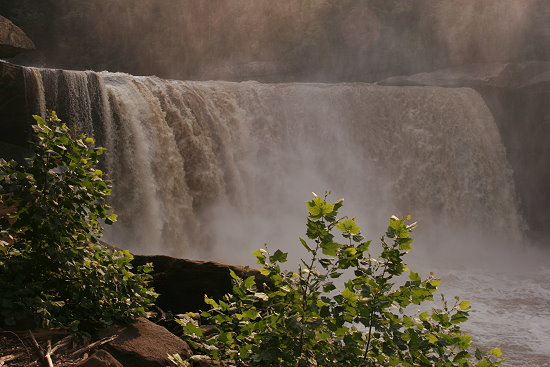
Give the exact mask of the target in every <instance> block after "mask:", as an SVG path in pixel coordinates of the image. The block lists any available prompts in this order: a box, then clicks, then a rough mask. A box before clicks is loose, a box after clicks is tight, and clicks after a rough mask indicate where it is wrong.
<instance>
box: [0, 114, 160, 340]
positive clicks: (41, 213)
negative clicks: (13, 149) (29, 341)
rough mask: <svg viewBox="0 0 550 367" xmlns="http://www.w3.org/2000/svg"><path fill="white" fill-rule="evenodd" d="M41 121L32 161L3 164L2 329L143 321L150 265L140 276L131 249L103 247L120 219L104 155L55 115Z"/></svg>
mask: <svg viewBox="0 0 550 367" xmlns="http://www.w3.org/2000/svg"><path fill="white" fill-rule="evenodd" d="M34 118H35V120H36V122H37V125H35V126H34V127H33V128H34V130H35V132H36V142H35V143H33V151H34V155H33V157H32V158H29V159H27V164H26V165H20V164H18V163H17V162H15V161H10V162H6V161H5V160H3V159H1V160H0V198H1V199H2V204H1V205H0V209H1V210H3V211H4V214H2V215H0V294H1V298H0V324H1V323H4V324H6V325H13V324H15V323H16V322H18V321H19V320H21V319H23V320H27V319H29V318H32V319H34V321H35V322H37V323H38V325H40V326H43V327H66V328H70V329H72V330H77V329H83V330H87V329H90V328H96V327H101V326H105V325H108V324H111V323H112V322H113V321H127V320H129V319H131V318H134V317H136V316H140V315H144V314H145V310H146V308H147V307H148V306H150V305H151V304H152V302H153V301H154V299H155V297H156V294H155V293H154V292H153V291H152V289H150V288H147V286H146V282H147V280H148V279H149V278H150V276H149V275H148V274H146V273H147V272H149V271H150V270H151V269H150V265H147V266H145V267H142V268H140V269H138V271H137V272H133V271H132V265H131V264H130V261H131V260H132V255H131V254H130V253H129V252H128V251H118V250H113V249H109V248H106V247H104V246H102V245H100V244H98V238H100V237H101V233H102V223H106V224H112V223H113V222H114V221H115V220H116V215H115V214H112V213H111V208H110V207H109V206H108V205H107V204H106V202H105V198H106V197H107V196H108V195H109V194H110V191H111V189H110V186H109V184H108V182H106V181H104V180H103V178H102V175H103V173H102V172H101V171H100V170H98V169H96V168H95V167H96V166H97V164H98V159H99V156H100V155H101V154H102V152H103V149H102V148H95V147H94V146H93V144H94V140H93V139H92V138H88V137H86V136H85V135H78V136H76V137H74V138H73V137H72V134H71V131H70V129H69V128H68V127H67V126H66V125H65V124H63V123H61V121H60V120H59V119H58V118H57V116H56V115H55V113H51V114H50V115H49V116H48V117H47V119H46V121H44V120H43V119H42V118H40V117H38V116H34Z"/></svg>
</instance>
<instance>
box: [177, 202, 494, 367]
mask: <svg viewBox="0 0 550 367" xmlns="http://www.w3.org/2000/svg"><path fill="white" fill-rule="evenodd" d="M327 195H328V194H327ZM342 205H343V201H342V200H340V201H337V202H335V203H329V202H328V201H327V198H326V196H325V198H324V199H323V198H321V197H319V196H315V197H314V198H313V199H312V200H311V201H309V202H307V209H308V214H309V215H308V218H307V232H306V234H307V239H303V238H300V244H301V245H302V246H303V247H304V248H305V249H306V251H307V253H308V254H309V258H308V259H307V260H301V263H300V265H299V266H298V269H297V270H295V271H288V270H285V269H283V267H282V266H281V264H283V263H284V262H286V261H287V254H286V253H284V252H282V251H280V250H276V251H275V252H274V253H270V252H269V251H267V249H262V250H258V251H255V252H254V255H255V256H256V259H257V262H258V264H260V265H261V266H262V268H261V269H260V272H261V274H262V275H263V276H265V277H266V279H267V281H265V282H264V283H263V284H261V285H260V287H259V286H258V285H259V284H258V280H257V279H255V277H253V276H251V277H248V278H246V279H241V278H239V277H238V276H237V275H236V274H235V273H231V276H232V277H233V292H232V293H231V294H227V295H225V297H224V298H223V299H222V300H217V301H216V300H213V299H211V298H209V297H206V298H205V300H206V303H207V304H208V305H209V309H208V310H207V311H205V312H202V314H201V316H202V318H203V319H204V320H205V321H206V322H207V323H209V324H211V325H213V326H214V327H215V330H216V331H215V332H214V333H209V334H205V333H203V330H202V328H201V327H200V325H199V323H198V322H197V320H196V319H194V318H192V317H188V318H187V319H184V320H182V321H180V323H181V324H182V325H183V328H184V332H185V334H186V335H187V339H188V341H189V343H191V345H192V346H193V347H194V348H196V349H197V350H198V351H201V352H202V353H203V354H206V355H208V356H210V357H211V358H213V359H214V360H221V361H225V363H226V364H229V365H233V366H296V367H300V366H350V367H351V366H353V367H357V366H369V367H374V366H406V367H412V366H449V367H450V366H460V367H465V366H479V367H487V366H497V365H499V364H500V363H502V361H501V360H499V357H500V355H501V353H500V350H499V349H493V350H492V351H490V352H489V353H482V352H481V351H479V350H476V351H475V352H472V350H471V338H470V336H468V335H466V334H464V333H463V332H462V331H461V329H460V326H459V325H460V324H461V323H462V322H464V321H466V320H467V319H468V311H469V309H470V303H469V302H468V301H460V300H459V299H458V298H457V299H456V300H455V302H454V303H453V304H452V305H450V304H449V303H448V302H447V301H446V300H445V298H444V297H442V303H441V306H440V307H437V308H436V307H433V308H432V309H431V311H424V312H420V310H418V308H419V307H417V306H419V305H421V304H423V303H424V302H426V301H432V300H433V298H434V293H435V292H436V290H437V287H438V286H439V284H440V281H439V280H438V279H436V278H434V277H433V276H432V275H430V276H428V277H427V278H422V277H421V276H420V275H419V274H418V273H415V272H413V271H411V270H409V269H408V268H407V267H406V265H405V263H404V262H403V256H404V255H405V254H407V252H408V251H409V250H410V249H411V244H412V242H413V239H412V238H411V237H410V236H411V233H412V231H413V229H414V227H415V223H412V224H407V223H406V221H405V220H402V219H399V218H397V217H391V218H390V219H389V224H388V228H387V231H386V233H385V236H383V237H382V238H381V240H380V244H379V245H378V246H374V245H373V246H371V245H372V243H371V241H368V240H365V238H364V237H363V235H362V234H361V229H360V227H359V226H358V225H357V224H356V221H355V219H354V218H348V217H341V218H339V217H338V211H339V209H340V208H341V207H342ZM335 233H336V234H335ZM371 247H372V248H374V247H376V249H377V252H379V255H378V256H373V254H372V253H371V251H372V250H371ZM411 308H416V309H417V311H415V312H411ZM179 365H185V364H183V363H179Z"/></svg>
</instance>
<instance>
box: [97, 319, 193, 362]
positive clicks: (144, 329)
mask: <svg viewBox="0 0 550 367" xmlns="http://www.w3.org/2000/svg"><path fill="white" fill-rule="evenodd" d="M118 334H119V336H118V337H117V338H116V339H115V340H113V341H112V342H110V343H108V344H107V345H106V347H105V349H107V351H108V352H109V353H110V354H112V355H113V357H115V358H116V359H117V360H118V361H120V362H121V363H122V364H123V365H124V366H125V367H165V366H168V365H169V364H170V361H169V360H168V355H169V354H176V353H178V354H180V355H181V356H182V357H183V358H188V357H189V356H191V350H190V349H189V346H188V345H187V343H185V342H184V341H183V340H181V339H180V338H178V337H177V336H175V335H174V334H172V333H170V332H169V331H168V330H166V329H165V328H163V327H162V326H159V325H157V324H155V323H153V322H151V321H149V320H147V319H145V318H140V319H138V320H137V321H135V322H134V323H132V324H130V325H129V326H126V327H124V328H123V329H122V330H119V331H118Z"/></svg>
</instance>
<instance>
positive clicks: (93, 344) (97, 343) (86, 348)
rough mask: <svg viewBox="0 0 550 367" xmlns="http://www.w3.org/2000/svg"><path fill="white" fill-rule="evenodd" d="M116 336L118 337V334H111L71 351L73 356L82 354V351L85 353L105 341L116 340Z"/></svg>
mask: <svg viewBox="0 0 550 367" xmlns="http://www.w3.org/2000/svg"><path fill="white" fill-rule="evenodd" d="M116 338H118V335H113V336H110V337H108V338H103V339H101V340H98V341H96V342H93V343H92V344H89V345H87V346H85V347H83V348H80V349H79V350H77V351H75V352H72V353H71V357H77V356H79V355H80V354H82V353H85V352H87V351H89V350H91V349H94V348H95V347H99V346H100V345H103V344H105V343H109V342H111V341H113V340H115V339H116Z"/></svg>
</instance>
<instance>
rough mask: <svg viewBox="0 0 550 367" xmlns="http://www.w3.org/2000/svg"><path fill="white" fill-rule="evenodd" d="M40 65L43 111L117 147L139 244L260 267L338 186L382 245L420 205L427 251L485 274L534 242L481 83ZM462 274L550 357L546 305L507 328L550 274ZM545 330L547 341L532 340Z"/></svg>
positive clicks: (129, 241) (143, 249)
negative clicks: (527, 238) (208, 76)
mask: <svg viewBox="0 0 550 367" xmlns="http://www.w3.org/2000/svg"><path fill="white" fill-rule="evenodd" d="M25 74H26V85H27V89H28V94H29V95H31V96H32V98H31V99H32V100H33V101H34V102H33V104H34V108H35V110H36V112H38V113H42V114H43V113H45V109H55V110H57V111H58V114H59V115H60V117H61V118H62V119H63V120H65V121H70V122H73V123H75V124H76V125H77V126H78V127H79V128H80V129H82V130H84V131H86V132H88V133H89V134H92V135H94V136H95V137H96V138H97V140H98V143H99V145H102V146H105V147H106V148H107V153H106V159H105V162H104V164H105V166H106V168H107V171H108V172H109V177H110V178H111V179H112V180H113V185H114V188H113V195H112V205H113V206H114V208H115V209H116V211H117V213H118V214H119V215H120V217H119V219H120V220H119V222H118V223H117V224H116V225H115V226H114V227H113V228H112V229H111V230H110V231H109V232H108V233H107V240H108V241H110V242H113V243H115V244H116V245H117V246H119V247H123V248H128V249H130V250H133V251H134V252H137V253H163V254H168V255H175V256H191V257H199V258H208V259H218V260H223V261H227V262H232V263H243V264H246V263H249V262H250V256H247V255H246V254H247V252H249V251H248V250H249V249H255V248H258V247H260V246H261V244H262V243H263V242H265V241H268V242H269V243H270V244H274V245H275V246H276V247H283V248H284V247H288V246H292V247H295V243H296V238H297V237H298V236H299V235H302V232H303V225H302V223H303V217H304V213H303V211H302V210H303V209H304V208H303V205H302V204H300V203H301V202H303V201H304V200H307V199H309V195H310V194H309V192H310V191H315V192H317V193H322V192H323V191H324V190H326V189H335V190H337V191H336V192H335V194H334V195H333V196H334V198H335V199H336V198H337V197H342V196H343V197H346V198H349V199H351V200H350V201H351V202H349V203H347V204H346V207H347V208H348V211H349V213H353V214H354V215H358V216H359V218H360V219H362V218H366V219H367V220H369V222H367V223H361V224H362V226H363V227H364V229H366V231H365V232H366V233H367V236H369V237H371V238H376V237H377V236H378V234H379V233H382V229H383V225H384V223H385V222H386V218H387V217H388V216H390V215H392V214H408V213H412V214H414V215H415V217H416V219H418V220H419V221H420V224H421V230H419V233H420V235H419V236H418V235H417V237H423V238H422V240H421V241H417V242H418V245H417V246H418V247H419V248H417V249H415V252H417V253H419V254H420V255H421V256H420V258H422V257H426V258H428V259H434V257H437V256H439V257H437V263H438V264H441V263H442V262H443V261H444V258H451V261H450V262H452V263H453V264H454V265H455V267H457V264H458V267H460V266H461V265H462V263H461V262H474V261H476V260H477V263H479V264H481V266H480V268H481V269H484V267H486V263H487V262H488V261H489V259H490V258H491V257H492V254H493V253H494V251H500V252H502V251H504V250H503V249H505V248H508V249H510V248H514V246H516V247H517V244H518V243H519V241H520V239H521V228H522V221H521V218H520V217H519V215H518V210H517V207H516V199H515V194H514V192H515V190H514V187H513V180H512V177H511V170H510V168H509V166H508V164H507V162H506V157H505V152H504V148H503V146H502V143H501V140H500V136H499V133H498V130H497V127H496V125H495V122H494V119H493V116H492V115H491V112H490V111H489V109H488V108H487V106H486V105H485V103H484V101H483V99H482V98H481V97H480V95H479V94H478V93H477V92H475V91H473V90H471V89H466V88H458V89H443V88H435V87H383V86H376V85H370V84H362V83H357V84H260V83H256V82H243V83H230V82H183V81H174V80H162V79H158V78H155V77H135V76H130V75H127V74H119V73H108V72H102V73H94V72H74V71H61V70H49V69H34V68H27V69H25ZM422 233H423V234H422ZM495 244H496V246H493V245H495ZM420 260H421V259H420ZM428 261H430V260H428ZM431 265H433V264H430V266H429V268H432V266H431ZM449 274H450V275H449ZM456 274H458V275H456ZM470 274H472V273H470ZM476 274H477V273H476ZM545 274H546V273H545ZM453 277H455V278H453ZM457 277H458V278H457ZM447 278H449V279H450V282H451V283H452V284H453V287H454V290H457V289H458V290H457V291H456V293H463V292H462V291H463V290H464V289H463V288H465V287H466V290H468V289H474V288H475V287H477V286H480V285H481V286H484V287H485V290H484V292H483V296H484V297H485V298H481V299H480V302H481V303H482V304H484V302H486V301H487V297H489V298H491V297H492V298H491V300H493V301H492V302H493V303H494V302H496V303H497V304H498V305H499V306H498V308H497V309H496V311H497V313H498V315H500V313H499V312H502V310H507V311H509V312H510V315H511V316H510V317H507V319H506V320H503V319H502V317H500V316H498V315H497V314H489V313H481V314H479V315H478V316H476V315H475V314H474V322H473V323H472V324H471V325H472V326H470V327H471V328H472V330H473V332H474V333H476V334H479V335H482V336H483V337H484V338H485V339H486V340H487V341H489V343H488V344H495V343H496V345H499V341H500V339H499V335H503V334H506V333H508V331H509V329H511V328H513V329H514V330H515V334H514V336H513V337H510V339H507V340H506V346H511V347H512V348H515V349H513V352H514V355H515V356H519V357H517V358H519V359H518V360H522V361H531V362H533V361H534V362H535V363H539V362H540V361H541V360H544V358H546V357H547V356H546V355H545V354H544V353H545V352H544V348H545V347H546V346H550V341H549V340H547V338H545V337H544V335H546V334H545V333H546V331H547V330H550V326H548V325H547V323H544V321H543V320H545V317H547V316H548V315H547V312H546V311H544V309H539V308H536V309H535V311H536V312H533V313H532V317H533V318H534V320H535V321H533V320H531V321H530V322H531V323H530V325H532V327H531V328H529V329H521V328H520V327H517V325H516V324H513V325H507V324H506V321H509V320H515V321H514V322H516V323H517V324H518V325H519V324H520V323H521V324H522V325H523V324H525V323H526V321H525V319H524V318H523V317H524V316H523V315H524V312H525V308H524V307H523V306H521V305H520V306H518V305H517V304H515V303H509V299H510V297H511V295H517V297H519V298H524V297H526V295H525V292H526V289H529V290H531V291H530V292H529V294H530V295H531V297H532V300H533V302H534V304H538V303H537V302H539V301H541V300H544V299H546V298H545V297H546V294H547V292H548V290H547V289H546V288H545V287H544V286H543V284H544V282H539V281H536V282H533V281H532V279H528V280H526V281H525V282H523V283H518V284H516V283H513V284H516V285H517V287H516V286H515V285H514V286H513V287H515V288H510V289H507V291H506V292H505V293H504V294H505V295H506V297H503V293H502V292H498V291H496V290H500V289H501V288H500V287H502V283H503V282H504V283H505V282H507V281H506V280H504V281H503V280H502V279H498V280H497V281H495V283H494V284H497V285H496V286H495V288H493V287H492V286H488V285H484V284H485V283H484V281H483V280H480V279H486V280H487V279H488V280H487V282H489V283H490V284H493V283H491V282H493V280H494V279H493V278H489V277H485V278H483V277H482V276H477V275H475V276H474V275H471V276H469V277H464V275H463V273H461V272H460V271H459V272H458V273H452V272H451V273H447ZM453 279H454V281H453ZM457 279H458V281H457ZM499 282H500V283H499ZM508 283H509V284H512V283H510V282H508ZM472 284H473V285H472ZM511 287H512V286H511ZM452 291H453V290H451V292H452ZM545 292H546V293H545ZM476 296H479V295H476V294H473V295H471V297H472V298H473V299H474V301H475V300H476ZM512 298H513V297H512ZM495 300H496V301H495ZM498 302H501V303H502V304H500V303H498ZM488 303H491V302H488ZM539 303H540V302H539ZM487 309H491V306H487ZM529 309H530V310H531V311H533V308H529ZM499 310H501V311H499ZM512 316H513V317H512ZM476 317H477V318H476ZM480 317H481V318H484V317H487V318H488V320H484V319H483V320H482V319H480ZM499 317H500V318H499ZM514 317H515V318H514ZM476 320H477V321H476ZM536 320H540V321H536ZM487 323H488V324H487ZM488 330H491V332H488ZM495 330H496V333H495ZM529 338H534V339H535V341H534V342H535V343H537V342H538V345H539V346H538V347H537V348H533V347H531V346H530V344H532V343H530V344H526V343H528V342H526V340H528V339H529ZM522 343H523V344H522ZM533 356H534V357H533ZM522 358H523V359H522ZM531 362H528V364H526V365H530V364H529V363H531ZM531 365H532V364H531ZM536 365H539V366H543V365H544V364H536Z"/></svg>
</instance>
